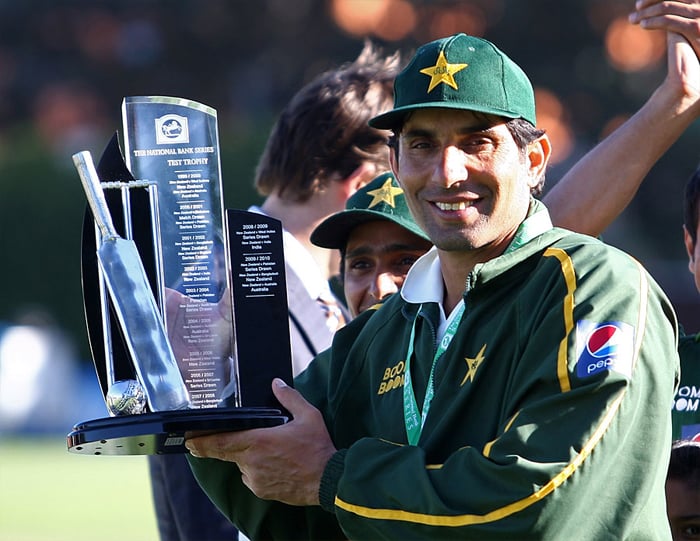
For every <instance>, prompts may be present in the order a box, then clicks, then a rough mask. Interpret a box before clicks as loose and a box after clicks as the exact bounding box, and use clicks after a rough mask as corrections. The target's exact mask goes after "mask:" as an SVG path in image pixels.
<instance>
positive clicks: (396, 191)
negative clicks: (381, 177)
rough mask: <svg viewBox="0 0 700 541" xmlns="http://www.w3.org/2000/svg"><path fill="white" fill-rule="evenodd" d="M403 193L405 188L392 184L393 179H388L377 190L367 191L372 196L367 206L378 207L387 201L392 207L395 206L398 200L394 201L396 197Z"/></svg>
mask: <svg viewBox="0 0 700 541" xmlns="http://www.w3.org/2000/svg"><path fill="white" fill-rule="evenodd" d="M402 193H403V190H402V189H401V188H395V187H394V186H392V185H391V179H388V180H387V181H386V182H385V183H384V184H382V186H381V187H380V188H377V189H376V190H369V191H368V192H367V195H371V196H372V201H371V202H370V204H369V206H368V207H367V208H372V207H376V206H377V205H379V204H380V203H386V204H387V205H389V206H390V207H392V208H394V207H395V206H396V201H394V198H395V197H396V196H397V195H401V194H402Z"/></svg>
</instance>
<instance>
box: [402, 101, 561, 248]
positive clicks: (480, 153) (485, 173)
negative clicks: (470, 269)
mask: <svg viewBox="0 0 700 541" xmlns="http://www.w3.org/2000/svg"><path fill="white" fill-rule="evenodd" d="M398 145H399V146H398V153H392V166H393V167H394V169H395V173H396V176H397V178H398V179H399V182H400V184H401V185H402V187H403V189H404V193H405V196H406V202H407V204H408V206H409V208H410V210H411V213H412V214H413V216H414V218H415V220H416V222H418V225H419V226H420V227H421V228H422V229H423V230H424V231H425V232H426V233H427V234H428V236H429V237H430V239H431V240H432V241H433V243H434V244H435V245H436V246H437V247H438V248H439V249H441V250H443V251H465V250H469V251H471V250H486V251H493V252H494V254H495V255H498V254H499V253H501V252H502V251H503V250H504V249H505V247H506V246H507V245H508V243H509V242H510V240H511V239H512V238H513V236H514V234H515V232H516V230H517V228H518V226H519V225H520V223H521V222H522V221H523V220H524V218H525V216H526V213H527V210H528V206H529V201H530V190H531V187H532V186H534V185H535V184H536V183H537V179H538V174H539V172H540V169H543V168H544V166H545V165H546V162H547V158H548V156H549V146H548V143H547V144H546V145H544V146H546V148H544V149H543V148H542V147H543V145H542V144H540V142H539V141H538V142H535V143H532V144H531V145H529V146H528V150H526V151H522V150H520V149H518V146H517V145H516V143H515V141H514V140H513V137H512V135H511V133H510V131H509V130H508V128H507V127H506V125H505V123H504V121H503V119H500V118H498V117H493V116H489V115H483V114H475V113H473V112H470V111H456V110H449V109H421V110H418V111H415V112H414V113H412V114H411V115H409V117H408V118H407V119H406V121H405V123H404V125H403V128H402V130H401V133H400V135H399V139H398Z"/></svg>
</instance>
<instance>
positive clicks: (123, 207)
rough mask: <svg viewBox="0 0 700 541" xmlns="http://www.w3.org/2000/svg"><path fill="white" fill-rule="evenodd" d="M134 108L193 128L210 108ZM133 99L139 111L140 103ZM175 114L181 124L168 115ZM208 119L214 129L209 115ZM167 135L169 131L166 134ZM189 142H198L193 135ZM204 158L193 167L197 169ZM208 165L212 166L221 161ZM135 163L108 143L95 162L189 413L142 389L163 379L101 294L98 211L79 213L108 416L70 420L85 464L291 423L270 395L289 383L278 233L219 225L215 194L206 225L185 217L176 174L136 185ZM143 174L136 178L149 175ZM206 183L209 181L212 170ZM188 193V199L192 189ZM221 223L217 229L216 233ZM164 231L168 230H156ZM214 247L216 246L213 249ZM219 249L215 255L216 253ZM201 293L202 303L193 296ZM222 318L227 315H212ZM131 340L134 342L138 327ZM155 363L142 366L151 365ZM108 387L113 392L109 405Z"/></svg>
mask: <svg viewBox="0 0 700 541" xmlns="http://www.w3.org/2000/svg"><path fill="white" fill-rule="evenodd" d="M141 99H142V100H145V102H143V103H145V104H146V105H148V108H150V109H153V107H154V106H155V107H158V108H159V110H158V115H160V118H166V117H167V118H169V119H170V118H171V117H175V118H176V119H184V121H185V126H186V127H187V117H188V116H189V124H190V126H196V124H197V122H198V120H199V119H198V116H199V117H201V116H204V117H206V116H207V115H209V116H211V111H212V110H210V109H208V108H206V106H201V105H200V104H196V103H194V102H185V100H179V99H173V98H167V99H166V98H158V97H156V98H141ZM135 100H136V101H137V102H138V103H137V104H138V105H140V104H141V103H142V102H140V101H138V99H135ZM164 100H165V101H164ZM146 102H147V103H146ZM154 102H155V103H154ZM183 104H184V105H183ZM193 104H194V106H193ZM163 107H166V108H169V110H167V111H166V113H167V114H163V109H162V108H163ZM172 108H175V109H176V111H175V112H176V113H177V115H175V114H172V111H171V109H172ZM201 108H204V109H205V110H204V113H206V114H203V111H201V110H199V109H201ZM140 114H141V115H142V116H143V113H140ZM179 115H182V116H179ZM204 120H205V121H206V122H208V123H209V129H208V130H203V133H205V135H206V134H208V135H207V136H208V137H212V133H213V134H214V137H217V135H216V130H215V129H213V130H212V129H211V124H212V120H211V119H210V118H204ZM213 122H214V126H215V118H214V119H213ZM156 126H158V119H156ZM167 128H168V129H171V128H172V125H168V126H167ZM164 132H165V131H164ZM191 136H192V137H194V138H196V137H197V134H196V133H193V134H191ZM186 142H189V141H186ZM190 144H191V143H190ZM194 144H198V143H197V142H195V143H194ZM130 145H131V146H132V147H134V149H135V150H134V149H132V148H130ZM127 147H128V148H129V151H130V152H132V151H133V153H134V154H135V155H138V154H137V153H139V152H141V153H143V152H144V151H143V150H139V146H138V143H134V141H127ZM189 148H190V149H192V147H191V146H190V147H189ZM196 148H197V149H205V151H206V152H208V153H209V154H211V153H212V149H216V152H218V141H217V140H214V141H203V142H200V143H199V146H198V147H196ZM87 154H89V153H87ZM76 156H77V155H76ZM210 158H211V156H209V157H208V158H207V161H209V160H210ZM74 160H75V157H74ZM169 161H172V160H169ZM203 161H204V159H200V163H202V162H203ZM212 161H216V162H217V164H218V156H216V160H212ZM131 165H132V166H131V168H129V167H127V165H126V163H125V162H124V158H123V156H122V153H121V149H120V147H119V143H118V139H117V136H116V134H115V136H114V137H113V138H112V140H111V141H110V143H109V144H108V145H107V147H106V149H105V151H104V153H103V156H102V158H101V159H100V161H99V164H98V166H97V168H96V170H95V173H96V174H95V177H97V184H98V185H99V186H100V191H103V193H104V200H105V203H106V205H105V206H106V207H107V208H108V212H107V214H109V215H111V217H112V219H113V220H112V221H113V223H114V229H115V230H116V231H117V235H118V236H119V238H121V237H123V238H124V239H128V241H133V244H135V245H136V248H137V251H138V257H137V259H140V263H142V266H143V272H142V274H144V275H145V280H146V281H147V286H144V287H145V289H148V293H149V295H141V297H143V296H150V293H153V296H152V297H153V300H154V301H155V302H157V303H158V308H159V309H160V312H161V313H160V315H161V316H162V321H163V324H162V329H161V330H162V331H163V332H165V329H166V328H167V329H168V330H167V334H168V338H167V341H168V342H169V343H170V344H171V345H172V352H171V355H172V358H173V359H172V361H173V362H172V363H171V364H172V365H175V361H176V362H177V367H178V369H179V372H180V375H181V378H180V377H178V378H177V379H178V382H177V384H178V385H181V386H183V388H186V389H187V391H186V393H187V396H188V406H189V407H186V408H182V409H172V410H168V409H162V408H156V407H154V406H153V404H155V403H156V402H155V401H154V400H153V395H154V394H156V393H157V392H158V391H157V390H154V388H153V387H152V382H151V383H150V385H151V387H150V388H149V382H150V380H153V381H158V378H156V377H151V376H152V375H149V374H144V367H143V366H142V364H143V363H141V364H140V361H139V360H138V355H137V354H136V353H135V351H134V347H133V344H132V342H141V343H142V342H143V340H136V341H133V340H131V337H130V336H129V334H130V332H131V331H129V330H128V329H127V328H126V327H125V324H124V321H123V317H124V316H123V314H122V313H121V312H120V310H122V308H121V306H119V305H120V304H121V302H120V299H116V302H115V297H114V292H113V287H114V286H113V285H112V284H111V283H110V284H109V285H110V288H107V287H106V286H105V282H106V280H105V276H104V266H101V264H103V263H104V262H103V261H102V260H101V259H99V258H98V255H97V253H98V250H100V246H101V244H102V243H103V238H102V236H103V235H102V233H101V229H99V228H98V227H96V223H97V222H98V221H99V220H96V219H93V216H94V215H95V209H94V208H93V207H91V209H92V211H93V212H92V213H91V212H86V213H85V218H84V223H83V235H82V253H81V264H82V285H83V301H84V309H85V317H86V324H87V330H88V338H89V343H90V349H91V352H92V358H93V361H94V364H95V371H96V375H97V378H98V381H99V383H100V387H101V390H102V393H103V395H104V397H105V403H106V405H107V407H108V412H109V414H110V416H109V417H105V418H101V419H95V420H89V421H84V422H80V423H77V424H76V425H75V426H74V427H73V430H72V431H71V432H70V433H69V434H68V435H67V438H66V440H67V446H68V450H69V451H70V452H74V453H79V454H89V455H145V454H170V453H183V452H186V448H185V446H184V442H185V438H186V437H187V436H189V435H196V434H198V433H213V432H226V431H238V430H246V429H251V428H263V427H270V426H277V425H280V424H284V423H286V422H287V421H288V420H289V414H288V413H287V412H285V411H283V409H282V408H281V406H280V404H279V403H278V402H277V401H276V399H275V398H274V395H273V394H272V390H271V385H270V384H271V380H272V378H274V377H281V378H283V379H284V380H285V381H286V382H287V383H290V384H291V382H292V373H291V348H290V345H289V322H288V312H287V296H286V285H285V275H284V256H283V249H282V228H281V224H280V223H279V221H277V220H274V219H271V218H268V217H266V216H263V215H260V214H254V213H250V212H246V211H240V210H227V211H226V213H225V216H224V213H223V212H220V213H219V215H218V216H217V215H216V211H217V201H218V199H217V198H219V197H220V193H214V199H215V201H214V204H213V205H210V206H211V208H213V211H214V214H215V215H214V217H213V218H212V217H211V216H210V215H209V214H207V215H206V216H205V218H206V219H203V220H201V223H202V224H206V228H204V226H202V225H198V224H197V217H198V216H199V215H200V214H202V212H201V211H200V212H199V214H195V215H189V214H187V213H185V212H182V210H181V209H183V208H190V207H192V208H195V207H196V208H201V206H202V205H189V204H188V205H183V204H182V203H181V202H179V201H176V200H175V198H176V195H173V194H172V193H168V190H169V187H168V186H169V184H171V185H172V184H175V183H174V182H173V181H172V180H170V179H172V178H173V176H174V173H172V172H169V171H168V170H167V169H165V168H163V166H162V164H161V163H159V164H157V165H158V167H160V168H161V170H158V171H156V173H157V175H154V176H158V177H162V178H161V179H159V180H158V181H148V180H136V178H135V177H134V174H133V173H132V171H134V170H135V169H139V163H138V162H136V163H132V164H131ZM178 165H181V164H178ZM76 166H77V162H76ZM182 171H183V169H182V168H181V167H180V168H179V169H178V170H177V171H176V172H177V175H178V176H177V178H179V179H183V178H187V177H186V176H185V174H183V172H182ZM199 171H201V169H199ZM139 173H143V171H139ZM139 173H137V176H139V178H146V177H145V176H141V175H140V174H139ZM146 173H149V171H148V170H146ZM150 173H151V174H153V171H150ZM207 174H208V175H209V176H210V177H215V176H217V175H218V170H216V171H214V172H207ZM154 176H152V177H151V178H154ZM192 176H195V175H192ZM81 177H82V174H81ZM200 177H201V173H197V174H196V178H197V179H199V178H200ZM216 180H217V179H216V178H214V181H216ZM207 181H209V179H207ZM209 183H210V184H216V182H212V181H209ZM201 185H202V183H201V181H199V180H197V182H196V183H194V184H192V186H193V187H194V188H197V190H195V189H192V190H190V191H191V192H192V193H194V192H195V191H197V193H199V192H201V191H202V190H201V189H200V188H201ZM177 187H178V189H179V191H184V192H187V189H188V188H187V187H188V185H187V184H186V183H183V182H179V183H178V184H177ZM214 192H216V190H214ZM186 195H188V196H189V197H192V196H191V195H189V192H188V193H186ZM205 195H206V196H209V195H210V194H209V193H205ZM173 201H175V202H173ZM168 205H170V208H167V207H168ZM164 207H166V208H164ZM173 208H174V209H176V210H175V211H173ZM210 214H211V213H210ZM172 215H176V217H177V219H176V220H175V222H174V223H164V222H166V221H167V220H169V219H170V218H171V216H172ZM193 216H194V219H193ZM224 218H225V219H224ZM177 220H180V221H177ZM217 221H219V222H221V225H220V226H219V227H218V228H217V227H216V222H217ZM192 222H194V227H195V228H197V227H199V228H200V231H199V233H198V234H197V235H190V234H189V233H188V232H187V231H185V233H188V234H183V232H182V231H181V229H182V228H178V227H179V224H180V223H185V224H187V225H186V227H187V228H190V227H192V226H191V225H190V224H192ZM212 223H214V228H213V229H214V230H213V231H212V230H211V229H212V225H211V224H212ZM163 228H166V229H167V230H166V231H162V229H163ZM190 239H202V240H200V241H199V242H197V241H196V240H194V241H191V240H190ZM207 239H209V240H207ZM211 239H214V241H212V240H211ZM216 239H221V240H222V241H223V242H220V243H219V244H218V245H217V242H216ZM217 246H220V247H221V249H220V250H217V249H216V248H217ZM174 247H175V248H174ZM169 251H170V252H169ZM173 254H176V256H177V257H176V256H174V255H173ZM101 257H102V256H101ZM174 260H177V261H176V263H177V264H178V265H179V267H177V269H176V275H177V277H178V280H177V281H174V280H173V278H172V275H173V272H172V270H170V268H172V267H174V266H175V265H174V264H173V261H174ZM181 260H182V261H181ZM183 261H184V263H183ZM219 263H221V264H219ZM222 268H223V271H222ZM169 274H170V276H169ZM217 276H218V278H217ZM222 277H223V278H222ZM198 280H199V282H198ZM215 282H217V283H218V282H220V284H219V285H216V284H215ZM108 289H109V291H108ZM200 292H202V295H201V296H202V297H203V298H198V297H197V293H200ZM133 296H135V295H133ZM227 300H230V303H227V302H225V301H227ZM132 304H142V303H141V299H135V300H133V301H132ZM221 314H223V315H224V317H223V318H222V317H219V316H220V315H221ZM135 332H136V333H137V334H138V332H139V331H138V328H137V329H136V331H135ZM221 337H223V338H224V339H223V340H222V339H221ZM212 344H213V346H212ZM147 349H148V348H147ZM151 349H152V348H151ZM170 349H171V348H170V347H168V350H169V351H170ZM222 352H223V353H222ZM164 357H167V355H164ZM151 361H152V359H148V365H152V364H153V363H152V362H151ZM164 363H165V360H164ZM156 364H158V363H156ZM161 364H163V363H161ZM171 379H172V378H171ZM125 382H126V385H124V384H125ZM144 383H145V385H144ZM141 387H145V389H146V395H147V398H148V400H146V399H144V393H143V388H141ZM115 389H118V390H119V393H117V399H116V402H115ZM149 391H150V393H149ZM115 404H116V406H115ZM178 408H179V406H178Z"/></svg>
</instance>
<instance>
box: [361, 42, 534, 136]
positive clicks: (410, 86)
mask: <svg viewBox="0 0 700 541" xmlns="http://www.w3.org/2000/svg"><path fill="white" fill-rule="evenodd" d="M429 107H441V108H448V109H463V110H468V111H477V112H481V113H489V114H493V115H498V116H502V117H506V118H524V119H525V120H527V121H528V122H530V123H531V124H533V125H536V117H535V93H534V91H533V89H532V84H531V83H530V80H529V79H528V78H527V75H525V73H524V72H523V70H522V69H520V67H519V66H518V65H517V64H516V63H515V62H513V61H512V60H511V59H510V58H508V56H506V55H505V53H503V52H502V51H501V50H500V49H498V48H497V47H496V46H495V45H494V44H493V43H491V42H490V41H487V40H485V39H481V38H476V37H473V36H467V35H466V34H455V35H453V36H450V37H447V38H443V39H439V40H436V41H432V42H430V43H427V44H425V45H423V46H421V47H420V48H419V49H418V50H417V51H416V54H415V55H414V57H413V58H412V59H411V61H410V63H409V64H408V65H407V66H406V67H405V68H404V69H403V70H402V71H401V73H399V74H398V75H397V76H396V80H395V81H394V108H393V109H392V110H391V111H388V112H386V113H384V114H381V115H378V116H376V117H374V118H372V119H371V120H370V121H369V125H370V126H372V127H373V128H379V129H394V128H397V127H399V126H400V125H401V124H402V122H403V119H404V117H405V115H406V114H407V113H408V112H410V111H415V110H417V109H425V108H429Z"/></svg>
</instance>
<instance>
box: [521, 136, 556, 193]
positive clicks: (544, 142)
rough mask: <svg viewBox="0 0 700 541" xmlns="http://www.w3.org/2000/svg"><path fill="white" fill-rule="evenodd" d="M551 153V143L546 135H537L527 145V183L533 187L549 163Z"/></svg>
mask: <svg viewBox="0 0 700 541" xmlns="http://www.w3.org/2000/svg"><path fill="white" fill-rule="evenodd" d="M551 155H552V144H551V143H550V141H549V137H547V135H546V134H545V135H542V136H541V137H538V138H537V139H535V140H534V141H532V142H531V143H529V144H528V145H527V160H528V168H529V175H528V177H529V179H530V180H529V184H530V187H531V188H534V187H535V186H536V185H537V184H538V183H539V182H540V179H541V178H542V175H544V173H545V170H546V169H547V163H549V157H550V156H551Z"/></svg>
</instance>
